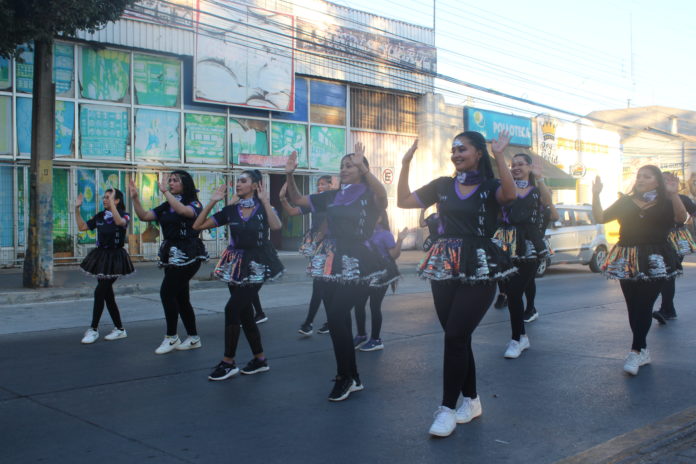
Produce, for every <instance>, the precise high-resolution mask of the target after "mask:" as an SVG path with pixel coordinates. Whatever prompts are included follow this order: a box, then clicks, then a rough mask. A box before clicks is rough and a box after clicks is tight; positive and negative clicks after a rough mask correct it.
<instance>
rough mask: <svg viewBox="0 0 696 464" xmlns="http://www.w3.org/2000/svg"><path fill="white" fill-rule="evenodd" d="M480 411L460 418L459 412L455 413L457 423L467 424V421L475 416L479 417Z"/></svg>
mask: <svg viewBox="0 0 696 464" xmlns="http://www.w3.org/2000/svg"><path fill="white" fill-rule="evenodd" d="M482 413H483V411H479V412H478V414H474V415H473V416H471V417H462V418H460V417H459V414H457V424H468V423H469V422H471V421H472V420H474V419H476V418H477V417H481V414H482Z"/></svg>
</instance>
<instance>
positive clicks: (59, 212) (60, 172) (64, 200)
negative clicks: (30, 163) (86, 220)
mask: <svg viewBox="0 0 696 464" xmlns="http://www.w3.org/2000/svg"><path fill="white" fill-rule="evenodd" d="M68 174H69V173H68V170H67V169H56V168H54V169H53V251H56V252H58V251H72V236H71V235H70V227H69V225H68V218H69V217H70V216H69V214H68V210H69V209H70V205H69V203H68V198H69V197H68ZM90 217H91V216H90Z"/></svg>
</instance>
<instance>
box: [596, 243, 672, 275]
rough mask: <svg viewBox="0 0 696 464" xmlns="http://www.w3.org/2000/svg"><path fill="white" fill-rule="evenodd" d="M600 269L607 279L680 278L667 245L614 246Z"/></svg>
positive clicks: (670, 248)
mask: <svg viewBox="0 0 696 464" xmlns="http://www.w3.org/2000/svg"><path fill="white" fill-rule="evenodd" d="M601 270H602V273H603V274H604V276H605V277H607V278H609V279H620V280H664V279H671V278H673V277H676V276H679V275H681V273H682V265H681V262H680V260H679V256H678V255H677V252H676V251H675V249H674V248H673V247H672V245H670V244H669V243H664V244H657V245H638V246H622V245H618V244H616V245H614V247H613V248H612V249H611V251H610V252H609V254H608V255H607V259H606V260H605V261H604V264H602V266H601Z"/></svg>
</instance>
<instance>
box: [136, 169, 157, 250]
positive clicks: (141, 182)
mask: <svg viewBox="0 0 696 464" xmlns="http://www.w3.org/2000/svg"><path fill="white" fill-rule="evenodd" d="M158 182H159V177H158V174H157V173H156V172H143V173H140V175H139V176H137V180H136V185H137V187H138V193H139V195H140V204H141V205H142V207H143V209H144V210H145V211H149V210H151V209H154V208H156V207H157V206H159V205H160V204H161V203H162V202H163V201H164V197H163V196H162V195H161V193H160V191H159V187H158V185H157V183H158ZM147 229H150V231H151V232H152V235H153V236H156V237H159V232H158V231H157V230H158V225H157V223H156V222H143V221H141V220H140V219H138V217H137V215H133V233H134V234H142V233H143V232H145V231H146V230H147Z"/></svg>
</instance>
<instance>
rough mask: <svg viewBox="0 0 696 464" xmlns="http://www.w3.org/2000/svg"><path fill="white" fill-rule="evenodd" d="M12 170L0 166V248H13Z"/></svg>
mask: <svg viewBox="0 0 696 464" xmlns="http://www.w3.org/2000/svg"><path fill="white" fill-rule="evenodd" d="M13 177H14V168H12V166H0V185H1V186H2V188H1V189H0V246H3V247H11V246H14V201H15V200H14V189H13V188H12V186H13V184H14V182H13Z"/></svg>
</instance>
